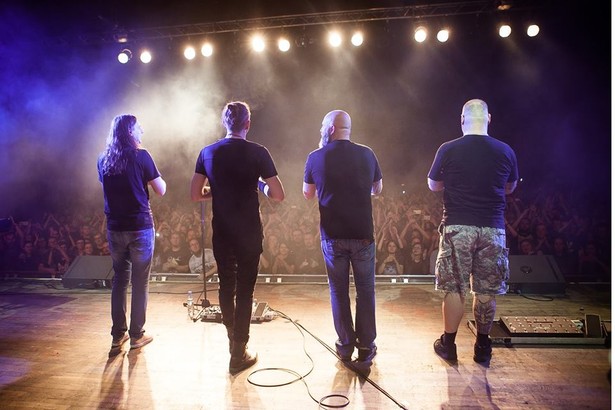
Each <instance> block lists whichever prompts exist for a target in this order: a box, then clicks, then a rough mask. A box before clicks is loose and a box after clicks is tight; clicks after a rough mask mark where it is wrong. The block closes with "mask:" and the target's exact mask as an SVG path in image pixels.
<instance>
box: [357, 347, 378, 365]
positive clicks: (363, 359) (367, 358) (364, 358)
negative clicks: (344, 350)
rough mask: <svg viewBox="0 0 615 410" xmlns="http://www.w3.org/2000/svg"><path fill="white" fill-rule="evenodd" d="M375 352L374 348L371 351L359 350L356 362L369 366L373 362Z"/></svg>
mask: <svg viewBox="0 0 615 410" xmlns="http://www.w3.org/2000/svg"><path fill="white" fill-rule="evenodd" d="M376 350H377V349H376V347H375V346H374V348H373V349H363V348H359V356H358V357H357V362H360V363H363V364H369V365H371V364H372V361H373V360H374V357H375V356H376Z"/></svg>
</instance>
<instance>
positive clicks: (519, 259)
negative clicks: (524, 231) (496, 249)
mask: <svg viewBox="0 0 615 410" xmlns="http://www.w3.org/2000/svg"><path fill="white" fill-rule="evenodd" d="M508 261H509V266H510V279H509V280H508V289H509V292H512V293H525V294H539V295H563V294H565V293H566V281H565V280H564V277H563V275H562V273H561V272H560V270H559V267H558V266H557V262H555V259H554V258H553V256H550V255H510V256H509V257H508Z"/></svg>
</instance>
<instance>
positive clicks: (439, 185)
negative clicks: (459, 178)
mask: <svg viewBox="0 0 615 410" xmlns="http://www.w3.org/2000/svg"><path fill="white" fill-rule="evenodd" d="M427 186H428V187H429V189H430V190H432V191H434V192H438V191H442V190H443V189H444V182H442V181H434V180H433V179H430V178H427Z"/></svg>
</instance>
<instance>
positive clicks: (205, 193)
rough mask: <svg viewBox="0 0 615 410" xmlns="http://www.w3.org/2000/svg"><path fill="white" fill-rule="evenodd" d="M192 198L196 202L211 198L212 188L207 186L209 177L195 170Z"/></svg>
mask: <svg viewBox="0 0 615 410" xmlns="http://www.w3.org/2000/svg"><path fill="white" fill-rule="evenodd" d="M190 199H192V200H193V201H195V202H197V201H206V200H208V199H211V190H210V189H209V187H208V186H207V177H205V175H203V174H199V173H196V172H195V173H194V175H193V176H192V182H191V183H190Z"/></svg>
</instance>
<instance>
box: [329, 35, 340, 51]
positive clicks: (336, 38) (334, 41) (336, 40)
mask: <svg viewBox="0 0 615 410" xmlns="http://www.w3.org/2000/svg"><path fill="white" fill-rule="evenodd" d="M329 45H330V46H331V47H339V46H340V45H342V35H341V34H340V33H339V31H330V32H329Z"/></svg>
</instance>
